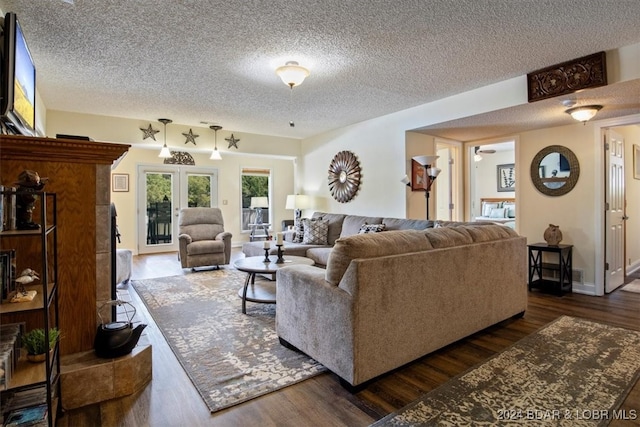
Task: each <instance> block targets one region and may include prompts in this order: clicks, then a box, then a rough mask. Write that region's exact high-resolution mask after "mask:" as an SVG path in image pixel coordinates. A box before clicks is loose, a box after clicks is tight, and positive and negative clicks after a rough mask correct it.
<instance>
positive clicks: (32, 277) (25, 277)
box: [11, 268, 40, 302]
mask: <svg viewBox="0 0 640 427" xmlns="http://www.w3.org/2000/svg"><path fill="white" fill-rule="evenodd" d="M36 280H40V276H38V273H36V272H35V271H34V270H32V269H30V268H25V269H24V270H22V273H20V275H19V276H18V277H17V278H16V280H15V282H16V284H17V289H16V294H15V295H14V296H13V298H11V302H27V301H32V300H33V298H34V297H35V296H36V294H37V293H38V292H37V291H35V290H31V291H27V289H26V288H25V285H28V284H29V283H33V282H34V281H36Z"/></svg>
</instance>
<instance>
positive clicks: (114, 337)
mask: <svg viewBox="0 0 640 427" xmlns="http://www.w3.org/2000/svg"><path fill="white" fill-rule="evenodd" d="M107 305H109V306H114V305H117V306H123V307H124V312H125V315H126V317H127V321H126V322H122V321H121V322H117V321H116V322H111V323H106V324H105V323H104V320H103V319H102V315H101V314H100V311H101V310H102V309H103V308H104V307H105V306H107ZM127 307H131V308H132V309H133V312H131V311H129V310H128V308H127ZM130 314H131V315H130ZM135 315H136V308H135V307H134V306H133V305H131V303H129V302H126V301H122V300H112V301H107V302H105V303H104V304H102V305H101V306H100V308H99V309H98V317H100V325H99V326H98V331H97V333H96V338H95V340H94V342H93V347H94V349H95V351H96V356H98V357H101V358H104V359H112V358H115V357H120V356H124V355H126V354H129V353H131V351H132V350H133V348H134V347H135V346H136V344H138V340H139V339H140V334H142V330H143V329H144V328H146V327H147V325H145V324H139V325H138V326H136V327H135V328H134V327H133V323H132V321H133V318H134V317H135Z"/></svg>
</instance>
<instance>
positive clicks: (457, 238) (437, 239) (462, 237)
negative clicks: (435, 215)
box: [424, 226, 473, 249]
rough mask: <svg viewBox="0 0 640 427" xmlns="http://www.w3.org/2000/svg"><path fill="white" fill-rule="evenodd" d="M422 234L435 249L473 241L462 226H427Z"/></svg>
mask: <svg viewBox="0 0 640 427" xmlns="http://www.w3.org/2000/svg"><path fill="white" fill-rule="evenodd" d="M424 234H425V236H427V239H428V240H429V242H430V243H431V245H432V246H433V247H434V248H436V249H439V248H450V247H452V246H460V245H466V244H469V243H473V239H472V238H471V235H470V234H469V232H468V231H467V230H466V227H463V226H460V227H438V228H427V229H426V230H424Z"/></svg>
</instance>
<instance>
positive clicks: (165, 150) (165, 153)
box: [158, 119, 173, 159]
mask: <svg viewBox="0 0 640 427" xmlns="http://www.w3.org/2000/svg"><path fill="white" fill-rule="evenodd" d="M158 121H159V122H160V123H162V124H163V125H164V145H163V146H162V150H160V154H158V157H162V158H163V159H166V158H168V157H171V151H169V147H167V124H169V123H171V122H173V120H170V119H158Z"/></svg>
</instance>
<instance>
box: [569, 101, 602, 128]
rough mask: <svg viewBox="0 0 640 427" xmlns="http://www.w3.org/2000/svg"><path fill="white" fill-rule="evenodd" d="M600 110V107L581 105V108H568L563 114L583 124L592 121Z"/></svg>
mask: <svg viewBox="0 0 640 427" xmlns="http://www.w3.org/2000/svg"><path fill="white" fill-rule="evenodd" d="M601 109H602V105H583V106H581V107H573V108H569V109H568V110H566V111H565V113H567V114H569V115H571V117H573V118H574V119H575V120H577V121H579V122H582V123H585V124H586V122H587V120H590V119H592V118H593V117H594V116H595V115H596V113H597V112H598V111H600V110H601Z"/></svg>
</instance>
